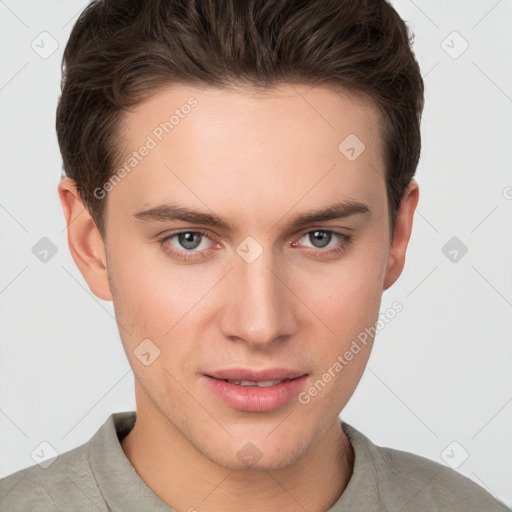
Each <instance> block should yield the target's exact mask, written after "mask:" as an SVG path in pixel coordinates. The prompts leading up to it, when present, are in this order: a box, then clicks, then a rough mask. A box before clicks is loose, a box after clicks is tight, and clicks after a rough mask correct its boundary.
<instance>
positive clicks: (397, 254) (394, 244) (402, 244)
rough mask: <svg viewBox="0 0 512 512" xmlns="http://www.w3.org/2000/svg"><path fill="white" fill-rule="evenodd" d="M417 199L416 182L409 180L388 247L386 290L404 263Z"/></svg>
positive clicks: (396, 277) (395, 278) (393, 281)
mask: <svg viewBox="0 0 512 512" xmlns="http://www.w3.org/2000/svg"><path fill="white" fill-rule="evenodd" d="M418 200H419V187H418V184H417V183H416V182H415V181H414V180H411V182H410V183H409V185H408V186H407V188H406V190H405V193H404V195H403V197H402V201H401V202H400V208H399V211H398V216H397V218H396V221H395V228H394V230H393V238H392V240H391V246H390V249H389V255H388V261H387V267H386V277H385V279H384V290H387V289H388V288H389V287H390V286H391V285H392V284H393V283H395V281H396V280H397V279H398V278H399V277H400V274H401V273H402V270H403V268H404V264H405V253H406V251H407V246H408V244H409V239H410V237H411V232H412V225H413V218H414V212H415V210H416V206H417V205H418Z"/></svg>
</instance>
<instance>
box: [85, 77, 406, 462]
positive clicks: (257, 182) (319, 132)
mask: <svg viewBox="0 0 512 512" xmlns="http://www.w3.org/2000/svg"><path fill="white" fill-rule="evenodd" d="M190 98H192V99H190ZM187 105H188V106H187ZM173 113H175V114H176V115H175V117H174V118H173V119H171V121H170V124H169V118H170V117H171V115H173ZM379 118H380V115H379V112H378V110H377V108H376V107H375V105H374V104H373V103H371V101H370V100H369V99H367V98H365V97H363V96H356V95H354V94H352V93H340V92H334V91H333V90H331V89H328V88H322V87H318V88H309V87H306V86H299V85H295V86H293V87H290V86H281V87H279V88H275V89H272V90H269V91H266V92H254V91H250V90H248V89H237V90H229V91H228V90H219V89H204V90H203V91H200V90H198V89H192V88H190V87H185V86H180V87H174V88H172V89H168V90H165V91H163V92H159V93H158V94H156V95H154V96H153V97H152V98H151V99H150V100H149V101H147V102H145V103H143V104H141V105H140V106H138V107H137V108H136V109H135V110H134V111H133V112H132V113H130V114H129V115H127V116H126V118H125V120H124V125H125V149H126V158H125V160H124V161H123V162H121V165H120V166H119V168H121V167H122V166H123V164H124V163H125V162H126V163H127V164H128V165H127V166H126V167H125V172H124V173H123V172H121V173H120V175H119V177H120V179H119V180H116V181H115V182H114V181H111V183H110V185H107V189H108V202H107V208H106V219H107V221H106V239H105V255H106V270H105V272H103V273H102V272H101V270H99V269H98V268H96V269H95V270H94V271H93V270H91V269H90V268H89V267H87V268H86V266H85V265H84V264H83V263H82V262H81V263H80V264H81V265H82V267H81V270H82V272H83V273H84V276H85V277H86V279H87V280H88V282H89V284H90V286H91V288H92V289H93V291H95V293H96V294H97V295H98V296H102V298H104V299H107V300H108V299H110V298H112V300H113V302H114V307H115V313H116V318H117V321H118V323H119V325H120V334H121V339H122V343H123V345H124V348H125V350H126V354H127V357H128V359H129V362H130V364H131V366H132V369H133V372H134V375H135V379H136V394H137V406H138V410H139V414H140V411H142V410H143V411H144V414H146V416H147V415H149V416H151V417H152V418H153V419H154V421H160V422H162V421H164V422H165V423H166V424H167V425H168V427H169V428H170V429H173V430H174V431H175V432H176V433H178V434H179V435H180V436H182V437H183V438H184V439H186V441H188V442H189V443H190V444H191V445H192V446H194V447H195V448H197V450H198V451H199V452H200V453H202V454H204V455H205V456H206V457H207V458H209V459H210V460H212V461H214V462H215V463H217V464H220V465H221V466H224V467H227V468H232V469H241V468H244V467H246V464H247V461H248V460H250V461H252V464H253V466H252V467H254V468H282V467H285V466H286V465H288V464H290V463H292V462H294V461H295V460H297V459H298V458H300V457H301V456H302V455H303V454H304V453H306V452H307V451H308V449H309V448H310V447H311V446H313V445H314V444H315V443H316V442H317V441H318V440H319V439H321V438H322V437H323V436H324V434H326V432H327V431H328V429H330V428H333V426H334V425H337V421H338V415H339V413H340V411H341V410H342V409H343V407H344V406H345V404H346V403H347V401H348V400H349V398H350V396H351V395H352V393H353V391H354V389H355V387H356V385H357V383H358V381H359V379H360V377H361V374H362V372H363V370H364V367H365V365H366V362H367V359H368V357H369V354H370V349H371V339H369V340H368V342H367V343H366V345H364V344H362V343H359V348H360V350H359V351H358V352H357V353H354V352H355V350H352V352H353V357H352V358H350V360H348V361H347V358H346V357H344V354H345V353H346V352H347V351H350V349H351V347H353V342H354V340H357V339H358V335H359V334H360V333H362V332H364V331H365V329H366V328H369V327H371V326H373V325H375V322H376V321H377V318H378V313H379V306H380V301H381V296H382V292H383V290H384V289H385V288H386V287H387V286H389V285H390V284H391V283H392V282H393V281H394V280H395V279H396V278H397V277H398V274H399V273H400V271H401V266H402V265H403V254H404V253H405V246H406V244H407V240H408V236H409V232H410V217H412V213H410V211H411V209H409V210H407V209H406V213H405V214H404V215H403V216H402V218H403V219H405V220H402V221H401V220H400V219H399V220H398V228H397V233H398V235H397V239H396V240H393V238H392V237H390V235H389V220H388V203H387V198H386V184H385V179H384V164H383V160H382V147H381V134H380V131H379V129H380V127H379ZM166 122H167V123H168V124H167V125H166V124H165V123H166ZM160 123H162V124H160ZM171 124H172V126H171ZM347 137H349V138H348V139H347ZM345 139H346V140H345ZM363 144H364V146H363ZM141 147H146V148H148V149H147V150H143V149H141ZM351 148H352V149H351ZM134 151H135V152H136V154H135V156H134ZM130 158H135V160H130ZM413 202H414V201H413ZM413 209H414V208H413V207H412V210H413ZM321 212H327V213H328V214H325V213H324V215H321ZM407 212H409V213H407ZM329 213H330V214H329ZM400 222H402V224H400ZM404 225H405V227H404ZM75 261H76V258H75ZM80 264H79V266H80ZM107 281H108V283H107V284H106V282H107ZM110 291H111V292H112V295H110ZM144 340H145V341H144ZM340 357H341V359H340ZM341 360H343V362H341ZM337 362H338V364H337ZM340 366H341V368H340ZM327 374H329V375H330V378H329V375H327ZM326 375H327V376H326ZM226 379H227V380H228V381H231V382H226V381H225V380H226ZM233 381H236V382H233ZM240 381H247V382H240ZM256 381H257V382H258V383H259V384H258V385H256V386H254V382H256ZM237 382H238V383H237ZM244 384H245V385H244ZM247 384H251V385H250V386H249V385H247ZM249 442H250V443H252V445H248V444H247V443H249Z"/></svg>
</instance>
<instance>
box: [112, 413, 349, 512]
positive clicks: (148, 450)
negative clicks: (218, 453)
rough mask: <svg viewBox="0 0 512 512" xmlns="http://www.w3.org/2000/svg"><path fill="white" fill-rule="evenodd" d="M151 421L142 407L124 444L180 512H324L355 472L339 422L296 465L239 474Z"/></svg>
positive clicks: (151, 485) (168, 427) (148, 481)
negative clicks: (279, 511)
mask: <svg viewBox="0 0 512 512" xmlns="http://www.w3.org/2000/svg"><path fill="white" fill-rule="evenodd" d="M146 418H151V416H150V415H145V414H144V411H141V410H140V409H139V408H138V410H137V421H136V423H135V426H134V428H133V430H132V431H131V432H130V433H129V434H128V435H127V436H126V437H125V438H124V439H123V440H122V442H121V446H122V448H123V450H124V452H125V454H126V456H127V458H128V459H129V461H130V463H131V464H132V466H133V467H134V468H135V470H136V471H137V473H138V474H139V475H140V477H141V478H142V480H144V482H145V483H146V485H147V486H148V487H149V488H150V489H151V490H152V492H153V493H154V494H155V495H156V496H158V498H159V499H160V500H162V501H163V502H164V503H166V504H167V505H168V506H170V507H171V508H173V509H174V510H176V511H182V510H183V511H194V510H195V511H201V510H205V509H206V508H207V509H208V511H209V512H231V511H233V512H234V511H239V510H246V511H248V512H256V511H263V510H279V509H282V510H287V511H291V512H295V511H300V512H303V511H304V510H308V511H310V512H321V511H325V510H327V509H329V508H330V507H332V506H333V505H334V503H335V502H336V501H337V500H338V498H339V497H340V496H341V494H342V493H343V491H344V489H345V487H346V486H347V484H348V481H349V480H350V476H351V474H352V469H353V463H354V453H353V450H352V447H351V445H350V442H349V440H348V439H347V437H346V435H345V434H344V432H343V430H342V429H341V424H340V422H339V420H338V419H336V421H335V422H333V424H332V425H331V426H330V427H329V428H328V429H327V431H326V432H325V434H324V435H323V436H322V438H321V439H320V440H319V441H318V442H316V443H315V444H314V445H313V446H312V447H311V448H310V449H309V450H308V451H307V452H306V454H305V455H304V456H303V457H302V458H300V459H298V460H297V461H295V462H294V463H292V464H290V465H288V466H286V467H284V468H281V469H275V470H269V471H234V470H231V469H227V468H225V467H222V466H220V465H218V464H216V463H215V462H213V461H211V460H210V459H207V458H206V457H205V456H204V455H203V454H201V453H200V452H199V451H198V450H196V449H195V447H194V446H192V445H191V444H190V443H189V442H188V440H187V439H185V438H184V437H183V436H182V435H181V434H180V432H179V431H178V430H177V429H176V428H175V427H174V425H172V424H171V423H170V422H168V421H166V420H165V419H164V420H163V421H159V422H156V421H146ZM162 418H163V417H162ZM248 496H250V501H249V502H248V499H247V498H248Z"/></svg>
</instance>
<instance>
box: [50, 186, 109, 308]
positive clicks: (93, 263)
mask: <svg viewBox="0 0 512 512" xmlns="http://www.w3.org/2000/svg"><path fill="white" fill-rule="evenodd" d="M58 193H59V198H60V203H61V206H62V211H63V212H64V217H65V219H66V225H67V231H68V245H69V250H70V252H71V256H72V257H73V260H74V261H75V263H76V266H77V267H78V269H79V270H80V272H81V273H82V275H83V276H84V279H85V280H86V282H87V284H88V285H89V288H90V290H91V291H92V292H93V293H94V295H96V296H97V297H98V298H100V299H103V300H112V293H111V290H110V285H109V281H108V272H107V262H106V253H105V246H104V243H103V239H102V237H101V235H100V232H99V230H98V228H97V226H96V224H95V222H94V220H93V219H92V217H91V215H90V214H89V212H88V211H87V209H86V208H85V207H84V204H83V202H82V199H81V197H80V194H79V192H78V190H77V188H76V185H75V182H74V180H72V179H71V178H68V177H65V178H62V180H61V181H60V182H59V185H58Z"/></svg>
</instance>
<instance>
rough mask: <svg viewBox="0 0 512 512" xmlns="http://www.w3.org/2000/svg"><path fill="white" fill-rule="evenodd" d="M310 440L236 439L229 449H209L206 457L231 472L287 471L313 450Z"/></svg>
mask: <svg viewBox="0 0 512 512" xmlns="http://www.w3.org/2000/svg"><path fill="white" fill-rule="evenodd" d="M310 445H311V443H309V442H308V440H307V439H296V440H291V439H288V440H287V443H286V444H284V443H276V442H275V441H274V442H269V441H268V439H265V437H262V438H261V440H260V441H257V440H255V441H246V442H243V441H240V440H233V443H232V444H231V445H230V446H229V447H226V445H224V446H222V447H211V446H210V447H207V446H204V447H203V449H202V450H201V451H202V453H203V455H204V456H205V457H207V458H208V459H209V460H211V461H212V462H214V463H215V464H217V465H219V466H222V467H223V468H226V469H229V470H232V471H242V472H243V471H273V470H279V469H284V468H286V467H287V466H290V465H291V464H293V463H295V462H296V461H297V460H298V459H300V458H301V457H302V456H303V455H304V454H305V452H306V451H307V450H308V448H309V447H310Z"/></svg>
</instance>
